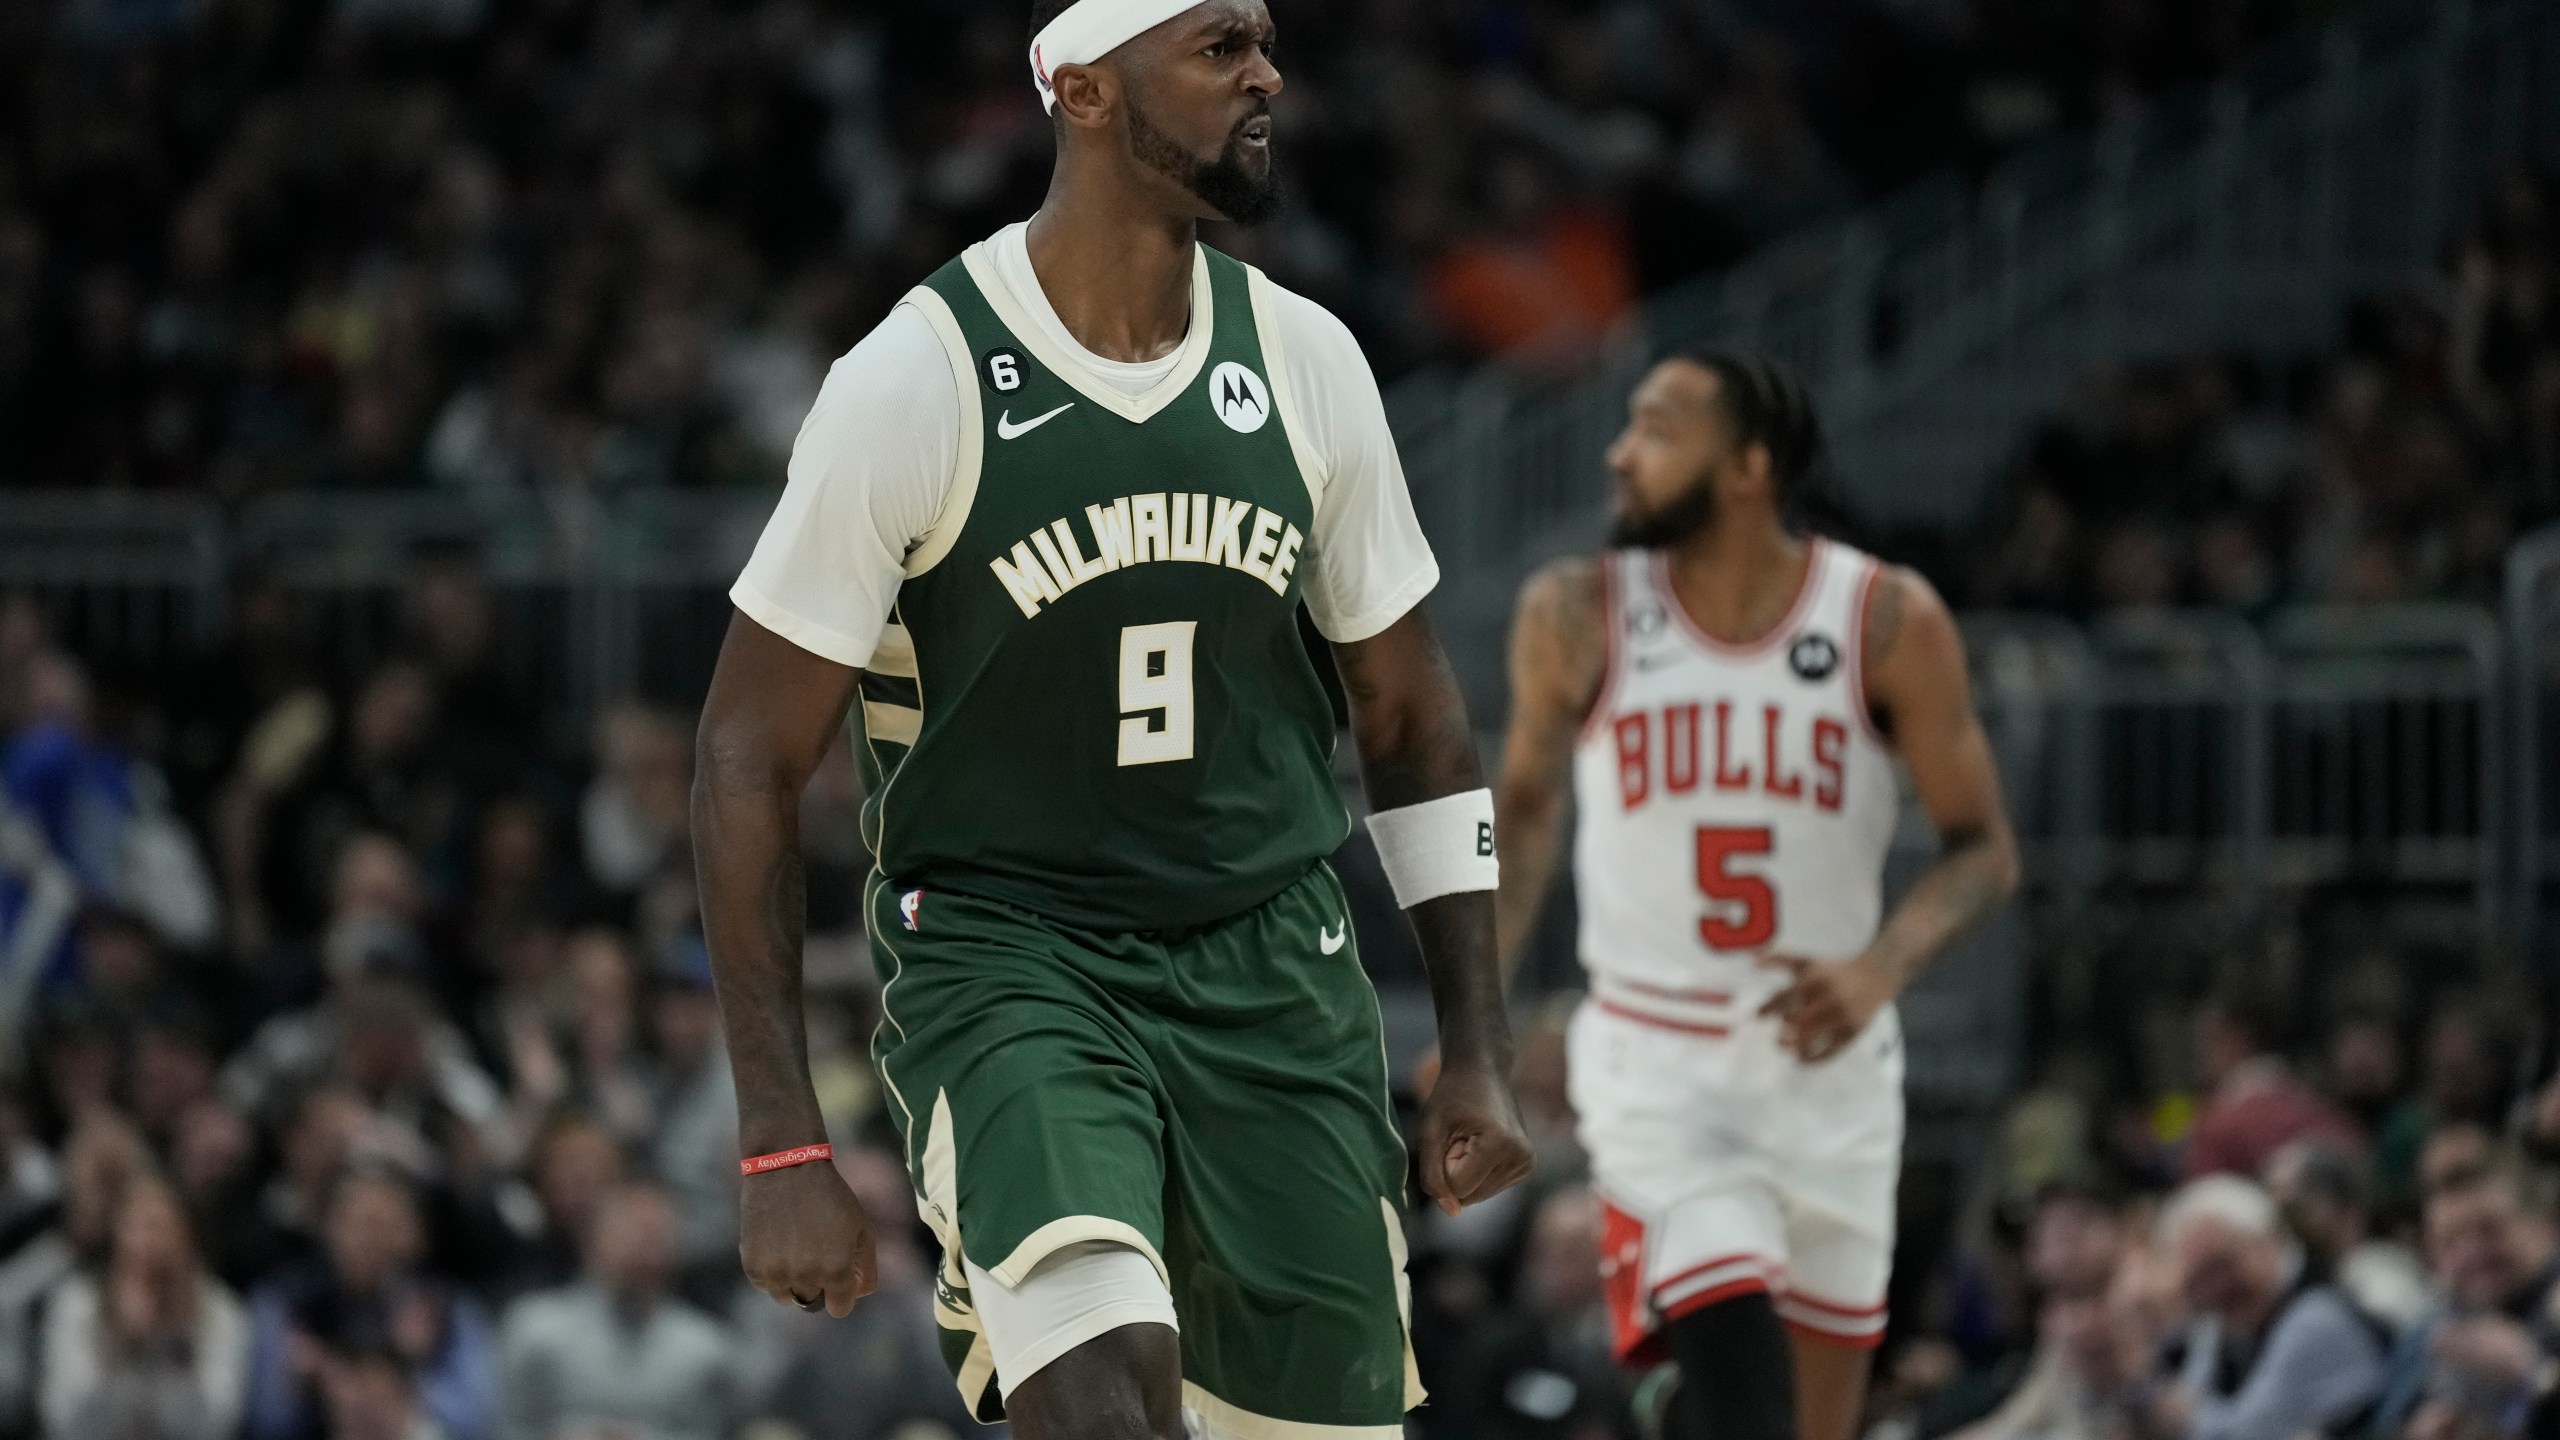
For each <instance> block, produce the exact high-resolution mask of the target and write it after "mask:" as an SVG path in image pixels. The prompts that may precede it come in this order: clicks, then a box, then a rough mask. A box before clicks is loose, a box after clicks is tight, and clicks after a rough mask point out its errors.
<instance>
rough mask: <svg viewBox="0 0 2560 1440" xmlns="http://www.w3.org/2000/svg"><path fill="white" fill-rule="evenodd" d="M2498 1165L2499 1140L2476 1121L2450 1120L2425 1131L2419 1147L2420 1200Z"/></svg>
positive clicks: (2487, 1128)
mask: <svg viewBox="0 0 2560 1440" xmlns="http://www.w3.org/2000/svg"><path fill="white" fill-rule="evenodd" d="M2497 1162H2498V1137H2496V1136H2495V1135H2492V1134H2490V1133H2489V1127H2487V1126H2485V1125H2483V1124H2481V1123H2480V1122H2479V1121H2477V1120H2449V1121H2446V1122H2445V1123H2443V1124H2441V1125H2437V1126H2435V1127H2434V1128H2432V1129H2430V1130H2428V1131H2427V1138H2426V1140H2425V1142H2424V1143H2423V1144H2421V1145H2420V1146H2419V1147H2418V1194H2419V1196H2420V1197H2421V1198H2424V1197H2429V1196H2433V1195H2434V1194H2435V1193H2436V1192H2437V1191H2439V1190H2442V1189H2444V1188H2446V1187H2447V1186H2450V1185H2455V1184H2459V1183H2461V1182H2462V1181H2464V1180H2467V1179H2469V1178H2471V1177H2472V1176H2474V1175H2477V1174H2479V1173H2480V1172H2481V1171H2483V1170H2487V1169H2489V1168H2491V1167H2492V1166H2494V1165H2495V1164H2496V1163H2497Z"/></svg>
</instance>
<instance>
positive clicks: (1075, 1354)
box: [1005, 1324, 1183, 1440]
mask: <svg viewBox="0 0 2560 1440" xmlns="http://www.w3.org/2000/svg"><path fill="white" fill-rule="evenodd" d="M1005 1415H1006V1418H1007V1419H1008V1420H1009V1421H1010V1422H1011V1423H1012V1426H1013V1432H1014V1434H1016V1435H1018V1436H1021V1437H1022V1440H1183V1428H1182V1347H1181V1343H1180V1339H1179V1337H1178V1336H1177V1335H1176V1334H1175V1332H1174V1331H1173V1330H1172V1329H1171V1328H1170V1327H1167V1326H1164V1325H1149V1324H1138V1325H1122V1326H1119V1327H1117V1328H1115V1329H1111V1330H1106V1331H1104V1332H1103V1333H1102V1334H1100V1335H1097V1336H1095V1337H1093V1338H1092V1339H1090V1340H1087V1341H1085V1342H1084V1343H1083V1344H1081V1345H1078V1346H1076V1347H1075V1348H1074V1349H1072V1350H1069V1351H1068V1352H1067V1353H1065V1354H1064V1355H1061V1356H1059V1357H1058V1358H1057V1359H1055V1360H1052V1361H1050V1362H1049V1363H1048V1364H1047V1365H1044V1366H1042V1367H1041V1368H1040V1370H1039V1371H1038V1372H1037V1373H1036V1374H1033V1375H1031V1376H1030V1377H1028V1378H1027V1379H1025V1380H1024V1381H1023V1382H1022V1383H1021V1384H1020V1385H1019V1386H1017V1387H1015V1388H1014V1390H1013V1391H1012V1393H1011V1394H1010V1395H1009V1396H1008V1397H1007V1398H1006V1400H1005Z"/></svg>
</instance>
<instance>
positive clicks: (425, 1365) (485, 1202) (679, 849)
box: [0, 554, 970, 1440]
mask: <svg viewBox="0 0 2560 1440" xmlns="http://www.w3.org/2000/svg"><path fill="white" fill-rule="evenodd" d="M261 604H262V602H261V601H260V600H259V599H258V598H257V597H254V596H253V597H250V598H249V599H248V600H247V601H245V602H244V605H243V607H242V608H243V613H244V615H245V617H246V618H245V619H244V622H243V624H244V630H243V632H242V633H241V634H238V635H235V636H234V637H233V640H234V641H235V643H237V644H239V645H241V646H244V647H246V648H247V649H249V650H251V651H254V652H255V654H256V656H257V659H256V661H255V662H254V663H252V662H246V661H242V660H241V659H240V658H239V656H240V652H238V651H233V652H230V653H228V654H213V655H208V656H204V657H201V664H200V665H190V666H181V667H175V668H172V669H171V670H169V671H167V672H166V673H162V674H159V675H157V676H149V677H139V678H137V677H133V676H125V677H122V678H117V677H114V676H112V675H110V676H109V677H107V679H106V680H105V681H103V682H102V681H101V680H100V679H99V678H98V677H95V676H93V675H92V674H90V673H89V672H88V671H87V670H86V669H84V667H83V666H82V665H81V664H80V663H79V662H78V661H77V660H75V659H74V658H72V657H71V656H70V655H68V654H65V653H64V652H63V651H62V650H61V649H59V648H58V647H57V645H56V643H55V640H54V637H53V636H52V635H51V634H50V633H49V632H48V629H47V626H46V623H45V617H44V616H43V615H42V614H41V613H40V612H39V611H38V610H37V608H36V607H35V606H34V605H32V604H30V603H28V602H26V601H24V600H23V599H20V600H12V601H9V602H6V603H0V1434H5V1435H33V1434H43V1435H47V1436H54V1437H63V1440H70V1437H88V1440H110V1437H112V1440H142V1437H175V1440H231V1437H239V1440H322V1437H361V1440H544V1437H556V1436H579V1437H605V1436H613V1437H633V1440H637V1437H649V1440H722V1437H726V1436H731V1435H739V1434H744V1433H747V1432H748V1431H749V1430H752V1431H753V1432H754V1433H756V1434H759V1435H767V1436H773V1437H792V1436H796V1437H805V1440H835V1437H842V1440H875V1437H886V1436H891V1435H906V1436H908V1437H910V1440H915V1437H919V1436H924V1435H928V1434H939V1433H948V1432H951V1431H957V1430H961V1429H966V1428H969V1427H970V1422H969V1421H968V1419H967V1417H966V1415H965V1414H964V1413H963V1412H962V1410H961V1409H960V1408H959V1402H958V1395H957V1391H956V1390H955V1388H954V1387H953V1385H952V1383H951V1381H950V1378H949V1376H948V1373H947V1372H946V1371H945V1369H944V1367H943V1364H942V1360H941V1358H940V1354H939V1351H938V1349H937V1347H936V1343H935V1339H934V1331H933V1327H932V1324H931V1300H930V1290H929V1281H928V1270H927V1257H926V1256H925V1254H924V1253H923V1252H922V1251H921V1250H920V1248H919V1234H918V1231H917V1229H916V1224H915V1208H914V1204H913V1201H912V1199H911V1198H909V1194H908V1190H907V1181H906V1174H905V1168H904V1163H903V1160H902V1159H901V1158H900V1151H899V1149H898V1148H897V1146H896V1142H895V1139H894V1136H893V1135H892V1133H891V1132H890V1131H889V1130H888V1129H887V1128H886V1126H885V1122H884V1121H883V1119H882V1117H881V1116H880V1114H879V1111H878V1107H877V1104H876V1092H875V1090H874V1086H873V1082H872V1080H871V1078H870V1071H869V1067H868V1063H867V1059H866V1057H865V1053H864V1048H863V1046H864V1040H865V1038H866V1037H867V1034H868V1029H869V1015H870V1013H871V1004H872V1002H871V992H870V989H869V986H868V984H867V983H866V982H865V980H864V978H863V972H864V971H865V970H867V959H866V958H864V957H861V956H860V955H859V952H860V949H861V946H860V937H859V936H858V935H846V934H844V933H843V932H842V921H843V918H844V917H845V916H846V915H847V914H848V913H849V912H850V911H851V909H852V899H851V896H852V892H853V886H854V879H853V874H854V870H855V868H856V867H858V866H860V865H861V864H863V863H864V862H863V861H862V859H861V857H860V855H859V852H858V843H857V844H856V848H855V850H854V851H853V852H852V853H850V854H848V853H847V852H846V851H845V849H844V846H845V844H846V843H847V837H848V836H849V835H851V834H852V832H853V830H854V828H855V827H854V825H853V822H852V818H851V817H852V815H853V811H854V805H855V800H856V795H855V792H854V789H853V783H854V782H853V777H852V774H851V770H850V762H849V758H848V757H847V756H844V755H838V756H836V757H834V759H833V760H832V761H831V767H830V769H829V771H828V773H827V774H825V775H823V776H822V777H820V779H819V780H818V781H817V782H816V783H815V784H814V785H813V786H812V787H811V790H810V794H809V801H808V815H807V819H806V821H805V824H806V832H805V833H806V834H807V836H808V843H809V849H810V853H811V876H812V884H811V892H812V895H813V897H815V898H814V904H813V912H814V914H813V919H814V921H815V922H816V925H817V928H818V930H819V937H820V938H818V939H816V940H814V941H813V943H812V945H811V984H812V986H813V990H814V992H815V997H816V999H815V1003H814V1006H813V1030H814V1032H815V1035H816V1038H817V1042H818V1043H817V1052H818V1057H819V1059H818V1076H819V1082H820V1085H821V1088H822V1094H823V1096H824V1099H825V1103H826V1109H827V1114H828V1117H829V1121H830V1124H831V1126H832V1127H833V1129H834V1132H835V1134H836V1135H837V1136H838V1138H839V1139H840V1140H841V1141H843V1142H844V1146H843V1149H842V1151H841V1159H840V1161H839V1166H840V1168H841V1169H842V1171H843V1173H844V1174H845V1176H846V1178H847V1180H848V1181H850V1182H851V1183H852V1185H853V1186H854V1187H855V1189H856V1190H857V1191H858V1193H860V1194H861V1195H862V1196H863V1197H864V1198H865V1200H866V1201H867V1202H868V1204H869V1205H870V1206H871V1208H872V1210H873V1213H875V1214H877V1215H880V1216H882V1217H884V1219H885V1222H886V1223H885V1224H884V1227H883V1233H882V1236H881V1246H880V1273H881V1277H882V1289H881V1293H880V1294H879V1295H878V1296H876V1297H874V1298H873V1299H872V1300H870V1301H867V1302H865V1304H864V1306H863V1307H862V1309H861V1310H860V1311H859V1312H857V1313H856V1314H855V1315H854V1316H853V1317H852V1318H851V1319H849V1320H845V1321H840V1322H838V1321H830V1320H828V1319H826V1317H824V1316H823V1315H821V1316H808V1315H803V1314H800V1313H799V1312H797V1311H793V1310H789V1309H787V1308H784V1307H778V1306H775V1305H773V1304H771V1303H770V1302H768V1301H765V1300H764V1299H762V1297H760V1296H756V1295H754V1294H753V1293H751V1292H749V1291H748V1290H747V1289H746V1288H745V1286H744V1284H743V1281H742V1279H741V1277H740V1275H739V1272H738V1265H737V1258H736V1248H735V1247H736V1234H735V1214H736V1193H737V1192H736V1184H737V1181H736V1163H737V1158H738V1152H737V1145H736V1139H735V1124H736V1116H735V1109H734V1106H735V1100H734V1095H733V1093H732V1090H731V1086H730V1077H729V1070H728V1065H727V1062H726V1058H725V1055H724V1053H723V1049H722V1044H721V1039H720V1032H719V1019H718V1010H717V1006H716V1003H715V1001H714V998H713V995H712V992H711V977H710V970H709V963H708V958H707V956H706V954H705V952H704V950H703V946H702V943H701V940H700V938H699V932H698V928H697V926H696V924H695V921H694V913H693V890H692V878H691V870H692V859H691V853H690V850H689V847H688V845H687V843H686V838H685V830H686V808H687V794H688V789H689V783H690V765H691V740H690V734H689V729H690V727H689V725H688V724H687V723H686V722H685V721H684V720H683V719H681V718H680V717H677V716H673V715H668V714H663V713H659V712H656V711H653V710H650V709H647V708H644V707H638V706H624V707H618V708H614V709H611V710H609V711H608V712H607V713H605V714H603V715H602V716H600V717H599V718H598V721H597V724H596V727H595V734H594V736H593V740H592V745H591V746H586V747H579V751H580V754H581V757H582V758H580V759H579V760H578V761H577V762H576V763H565V762H563V761H562V760H561V759H560V758H559V752H558V751H556V750H555V749H553V748H552V747H551V746H549V745H548V744H546V743H545V741H544V739H543V735H544V732H543V731H542V730H541V728H540V727H539V726H537V725H536V724H535V723H534V719H533V716H532V712H531V709H530V706H529V704H528V702H527V701H526V700H525V698H524V697H523V696H522V695H521V694H519V693H517V692H516V691H515V690H514V689H513V688H512V685H511V683H510V680H509V678H508V675H507V673H506V671H505V670H504V668H503V667H502V666H500V665H499V664H498V663H497V660H496V653H497V652H496V649H495V646H494V641H495V639H496V626H495V624H494V620H493V615H492V611H491V608H490V596H489V593H488V591H487V589H486V587H485V586H484V585H482V584H481V582H480V581H479V579H478V577H477V575H476V574H475V573H474V572H473V571H472V570H471V569H470V568H469V567H468V566H467V565H463V564H460V563H457V562H456V561H455V560H454V559H453V557H451V556H449V555H441V554H439V555H432V556H430V557H428V558H427V559H425V560H423V561H422V562H421V563H420V566H419V573H418V576H417V578H416V580H415V582H414V584H413V585H412V587H411V590H410V592H409V595H408V597H407V603H406V608H405V618H404V624H403V634H402V636H401V643H399V644H398V645H396V646H393V647H390V648H388V649H387V650H386V653H385V657H384V658H381V659H378V660H375V661H373V662H371V663H369V664H367V665H365V666H363V667H362V668H360V669H359V670H357V671H356V672H355V673H353V674H351V675H336V674H332V673H331V672H330V671H329V670H328V669H327V668H326V667H325V666H322V665H320V664H318V663H316V662H311V661H310V660H309V658H308V656H309V652H307V651H305V650H302V649H300V648H298V647H297V646H295V645H294V644H292V643H290V642H289V641H287V640H285V639H282V638H280V637H279V635H278V633H277V632H276V631H275V630H274V629H272V628H267V629H260V628H259V627H260V626H261V625H262V624H265V625H270V626H271V623H272V621H273V618H274V617H273V616H272V615H269V614H267V612H265V611H263V610H262V609H261V608H260V607H261ZM262 616H264V617H265V618H264V619H263V620H262V619H261V617H262ZM216 675H219V677H220V678H219V680H218V681H215V680H213V679H212V678H211V677H214V676H216ZM209 686H214V687H217V688H208V687H209ZM216 693H218V694H220V695H221V696H223V697H224V698H223V700H222V702H221V703H218V704H207V703H205V700H206V697H207V696H208V695H211V694H216ZM189 728H192V729H197V730H205V729H209V730H211V731H212V732H213V733H212V735H211V736H210V737H209V738H207V737H202V736H200V737H199V739H200V740H203V741H204V743H203V744H201V746H199V747H196V748H190V747H189V746H187V745H177V744H172V743H170V741H171V737H172V736H173V735H174V734H175V733H176V732H177V731H179V730H182V729H189ZM189 755H202V756H208V757H219V758H218V759H217V760H215V761H214V763H212V764H209V765H206V764H190V763H188V760H187V758H186V757H187V756H189ZM918 1426H924V1427H940V1428H938V1429H923V1430H919V1429H916V1428H914V1427H918Z"/></svg>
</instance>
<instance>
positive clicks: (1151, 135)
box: [1129, 99, 1289, 225]
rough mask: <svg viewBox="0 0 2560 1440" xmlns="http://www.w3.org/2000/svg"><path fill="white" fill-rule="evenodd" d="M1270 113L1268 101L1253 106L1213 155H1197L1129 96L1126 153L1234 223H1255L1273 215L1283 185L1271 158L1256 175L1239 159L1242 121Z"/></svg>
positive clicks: (1283, 198)
mask: <svg viewBox="0 0 2560 1440" xmlns="http://www.w3.org/2000/svg"><path fill="white" fill-rule="evenodd" d="M1270 113H1271V107H1270V106H1269V105H1267V104H1266V105H1262V106H1260V107H1258V108H1257V109H1255V111H1254V112H1253V113H1252V114H1250V115H1247V116H1245V117H1244V118H1243V119H1241V120H1239V121H1237V122H1236V128H1235V129H1234V130H1231V131H1229V132H1228V133H1227V143H1226V145H1225V146H1224V147H1223V148H1221V149H1220V150H1219V151H1218V156H1217V158H1216V159H1214V160H1198V159H1195V158H1193V157H1192V155H1191V153H1190V152H1189V151H1187V150H1185V149H1183V148H1182V146H1181V145H1180V144H1178V143H1176V142H1175V140H1174V138H1173V137H1172V136H1170V135H1168V134H1166V133H1165V132H1163V131H1162V130H1159V129H1157V128H1156V127H1155V125H1154V124H1153V123H1152V122H1150V121H1149V120H1148V119H1147V115H1146V112H1145V111H1143V110H1141V109H1139V108H1138V105H1137V102H1136V101H1135V100H1134V99H1133V100H1131V101H1130V102H1129V153H1130V154H1132V155H1134V156H1136V157H1137V160H1138V163H1139V164H1141V165H1144V166H1146V167H1147V168H1148V169H1150V170H1153V171H1155V172H1156V173H1158V174H1160V175H1163V176H1165V177H1167V178H1168V179H1171V180H1172V181H1173V182H1174V183H1175V184H1177V185H1180V186H1181V187H1182V188H1183V189H1185V190H1188V191H1190V192H1191V193H1192V195H1193V196H1194V197H1196V198H1197V199H1198V200H1199V201H1200V203H1201V204H1203V205H1206V206H1208V207H1209V208H1210V209H1212V210H1215V211H1216V212H1218V213H1219V214H1220V215H1223V216H1225V217H1226V218H1227V219H1229V220H1232V221H1234V222H1235V223H1236V224H1238V225H1259V224H1261V223H1263V222H1264V221H1266V220H1269V219H1271V218H1272V217H1273V216H1275V215H1278V214H1279V213H1280V210H1281V207H1282V206H1284V205H1286V204H1287V203H1288V200H1289V195H1288V189H1287V187H1285V186H1284V185H1282V184H1281V183H1280V166H1279V163H1278V161H1277V159H1276V158H1275V159H1274V160H1273V162H1272V165H1271V168H1269V169H1267V170H1265V171H1263V172H1262V175H1261V177H1260V178H1258V179H1257V178H1256V177H1255V176H1254V173H1253V172H1252V171H1251V170H1249V169H1247V168H1246V167H1245V163H1244V151H1243V145H1244V140H1243V138H1242V137H1243V134H1244V127H1245V126H1247V125H1250V124H1252V123H1253V122H1254V121H1256V120H1258V119H1261V118H1262V117H1263V116H1265V115H1268V114H1270Z"/></svg>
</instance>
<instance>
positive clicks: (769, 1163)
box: [738, 1145, 836, 1175]
mask: <svg viewBox="0 0 2560 1440" xmlns="http://www.w3.org/2000/svg"><path fill="white" fill-rule="evenodd" d="M834 1158H836V1147H834V1146H833V1145H803V1146H801V1147H800V1148H798V1149H796V1150H776V1151H774V1152H773V1153H772V1154H770V1155H751V1156H748V1157H747V1158H746V1159H744V1160H741V1161H739V1162H738V1173H739V1174H741V1175H761V1174H763V1173H764V1172H766V1171H767V1170H788V1169H790V1168H791V1167H792V1166H794V1165H806V1164H808V1163H809V1162H810V1161H812V1160H833V1159H834Z"/></svg>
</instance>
